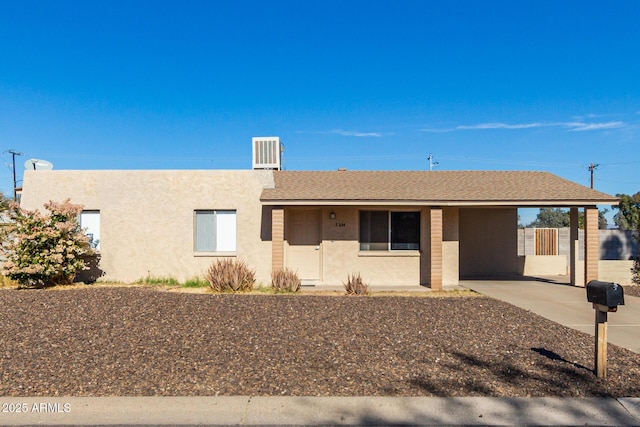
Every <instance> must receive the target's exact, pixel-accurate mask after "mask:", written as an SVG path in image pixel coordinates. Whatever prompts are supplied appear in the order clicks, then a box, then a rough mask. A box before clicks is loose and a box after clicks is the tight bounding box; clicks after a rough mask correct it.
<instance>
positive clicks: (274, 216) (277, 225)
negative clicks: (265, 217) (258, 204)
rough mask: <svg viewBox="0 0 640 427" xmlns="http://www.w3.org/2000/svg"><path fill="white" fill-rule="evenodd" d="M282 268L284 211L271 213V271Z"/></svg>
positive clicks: (278, 210)
mask: <svg viewBox="0 0 640 427" xmlns="http://www.w3.org/2000/svg"><path fill="white" fill-rule="evenodd" d="M283 268H284V209H283V208H281V207H274V208H273V210H272V211H271V271H278V270H282V269H283Z"/></svg>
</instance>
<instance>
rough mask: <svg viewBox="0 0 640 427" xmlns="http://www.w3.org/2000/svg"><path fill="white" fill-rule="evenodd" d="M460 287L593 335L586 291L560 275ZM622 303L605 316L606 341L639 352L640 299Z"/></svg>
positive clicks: (477, 282) (468, 282)
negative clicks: (572, 284) (614, 311)
mask: <svg viewBox="0 0 640 427" xmlns="http://www.w3.org/2000/svg"><path fill="white" fill-rule="evenodd" d="M460 286H463V287H465V288H468V289H472V290H474V291H476V292H479V293H481V294H484V295H486V296H488V297H491V298H495V299H498V300H502V301H505V302H508V303H509V304H513V305H515V306H517V307H520V308H524V309H526V310H529V311H532V312H533V313H536V314H539V315H540V316H543V317H545V318H547V319H549V320H552V321H554V322H556V323H559V324H561V325H564V326H568V327H570V328H573V329H576V330H578V331H581V332H586V333H588V334H590V335H594V330H595V310H594V309H593V307H592V305H591V303H588V302H587V291H586V290H585V288H579V287H574V286H570V285H569V284H568V279H567V278H565V277H563V276H561V277H546V278H518V279H511V280H501V279H492V280H488V279H487V280H484V279H482V280H461V281H460ZM624 302H625V305H623V306H620V307H619V308H618V311H617V312H616V313H609V315H608V331H607V333H608V341H609V343H611V344H615V345H617V346H620V347H623V348H627V349H629V350H632V351H635V352H636V353H640V298H637V297H631V296H628V295H625V297H624Z"/></svg>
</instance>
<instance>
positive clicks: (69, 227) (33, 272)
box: [0, 199, 93, 288]
mask: <svg viewBox="0 0 640 427" xmlns="http://www.w3.org/2000/svg"><path fill="white" fill-rule="evenodd" d="M44 207H45V208H46V209H47V210H48V211H49V213H48V214H46V213H45V214H43V213H40V212H39V211H38V210H34V211H29V210H26V209H22V208H20V206H18V205H17V204H12V205H11V206H10V208H9V210H8V213H9V218H10V220H11V221H10V222H9V223H8V224H7V225H6V226H5V227H4V229H3V236H2V244H1V245H0V252H2V258H3V259H2V261H3V264H2V272H3V274H4V275H6V276H7V277H9V278H11V279H13V280H15V281H17V282H18V285H19V287H21V288H43V287H47V286H53V285H58V284H69V283H71V282H72V281H73V278H74V277H75V275H76V273H77V272H78V271H80V270H83V269H85V260H84V255H91V254H93V249H91V246H90V244H89V239H88V238H87V236H85V235H84V233H83V232H82V229H81V228H80V224H79V222H78V215H79V214H80V212H81V211H82V206H81V205H74V204H72V203H70V202H69V200H68V199H67V200H65V201H64V202H62V203H57V202H53V201H50V202H49V203H46V204H45V205H44Z"/></svg>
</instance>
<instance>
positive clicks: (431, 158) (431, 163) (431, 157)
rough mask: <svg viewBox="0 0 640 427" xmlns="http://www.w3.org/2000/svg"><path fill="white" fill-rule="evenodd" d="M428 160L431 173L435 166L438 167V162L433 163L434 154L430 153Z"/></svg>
mask: <svg viewBox="0 0 640 427" xmlns="http://www.w3.org/2000/svg"><path fill="white" fill-rule="evenodd" d="M427 158H428V159H429V172H431V171H432V170H433V167H434V166H438V162H434V161H433V154H431V153H429V157H427Z"/></svg>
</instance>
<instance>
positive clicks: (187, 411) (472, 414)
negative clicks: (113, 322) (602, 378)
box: [0, 396, 640, 426]
mask: <svg viewBox="0 0 640 427" xmlns="http://www.w3.org/2000/svg"><path fill="white" fill-rule="evenodd" d="M0 405H1V409H2V412H0V425H36V424H40V425H96V424H100V425H549V426H556V425H604V426H609V425H616V426H633V425H636V426H638V425H640V399H610V398H582V399H581V398H533V399H528V398H484V397H461V398H433V397H408V398H403V397H249V396H218V397H59V398H34V397H29V398H19V397H15V398H8V397H3V398H0ZM18 411H19V412H18Z"/></svg>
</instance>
